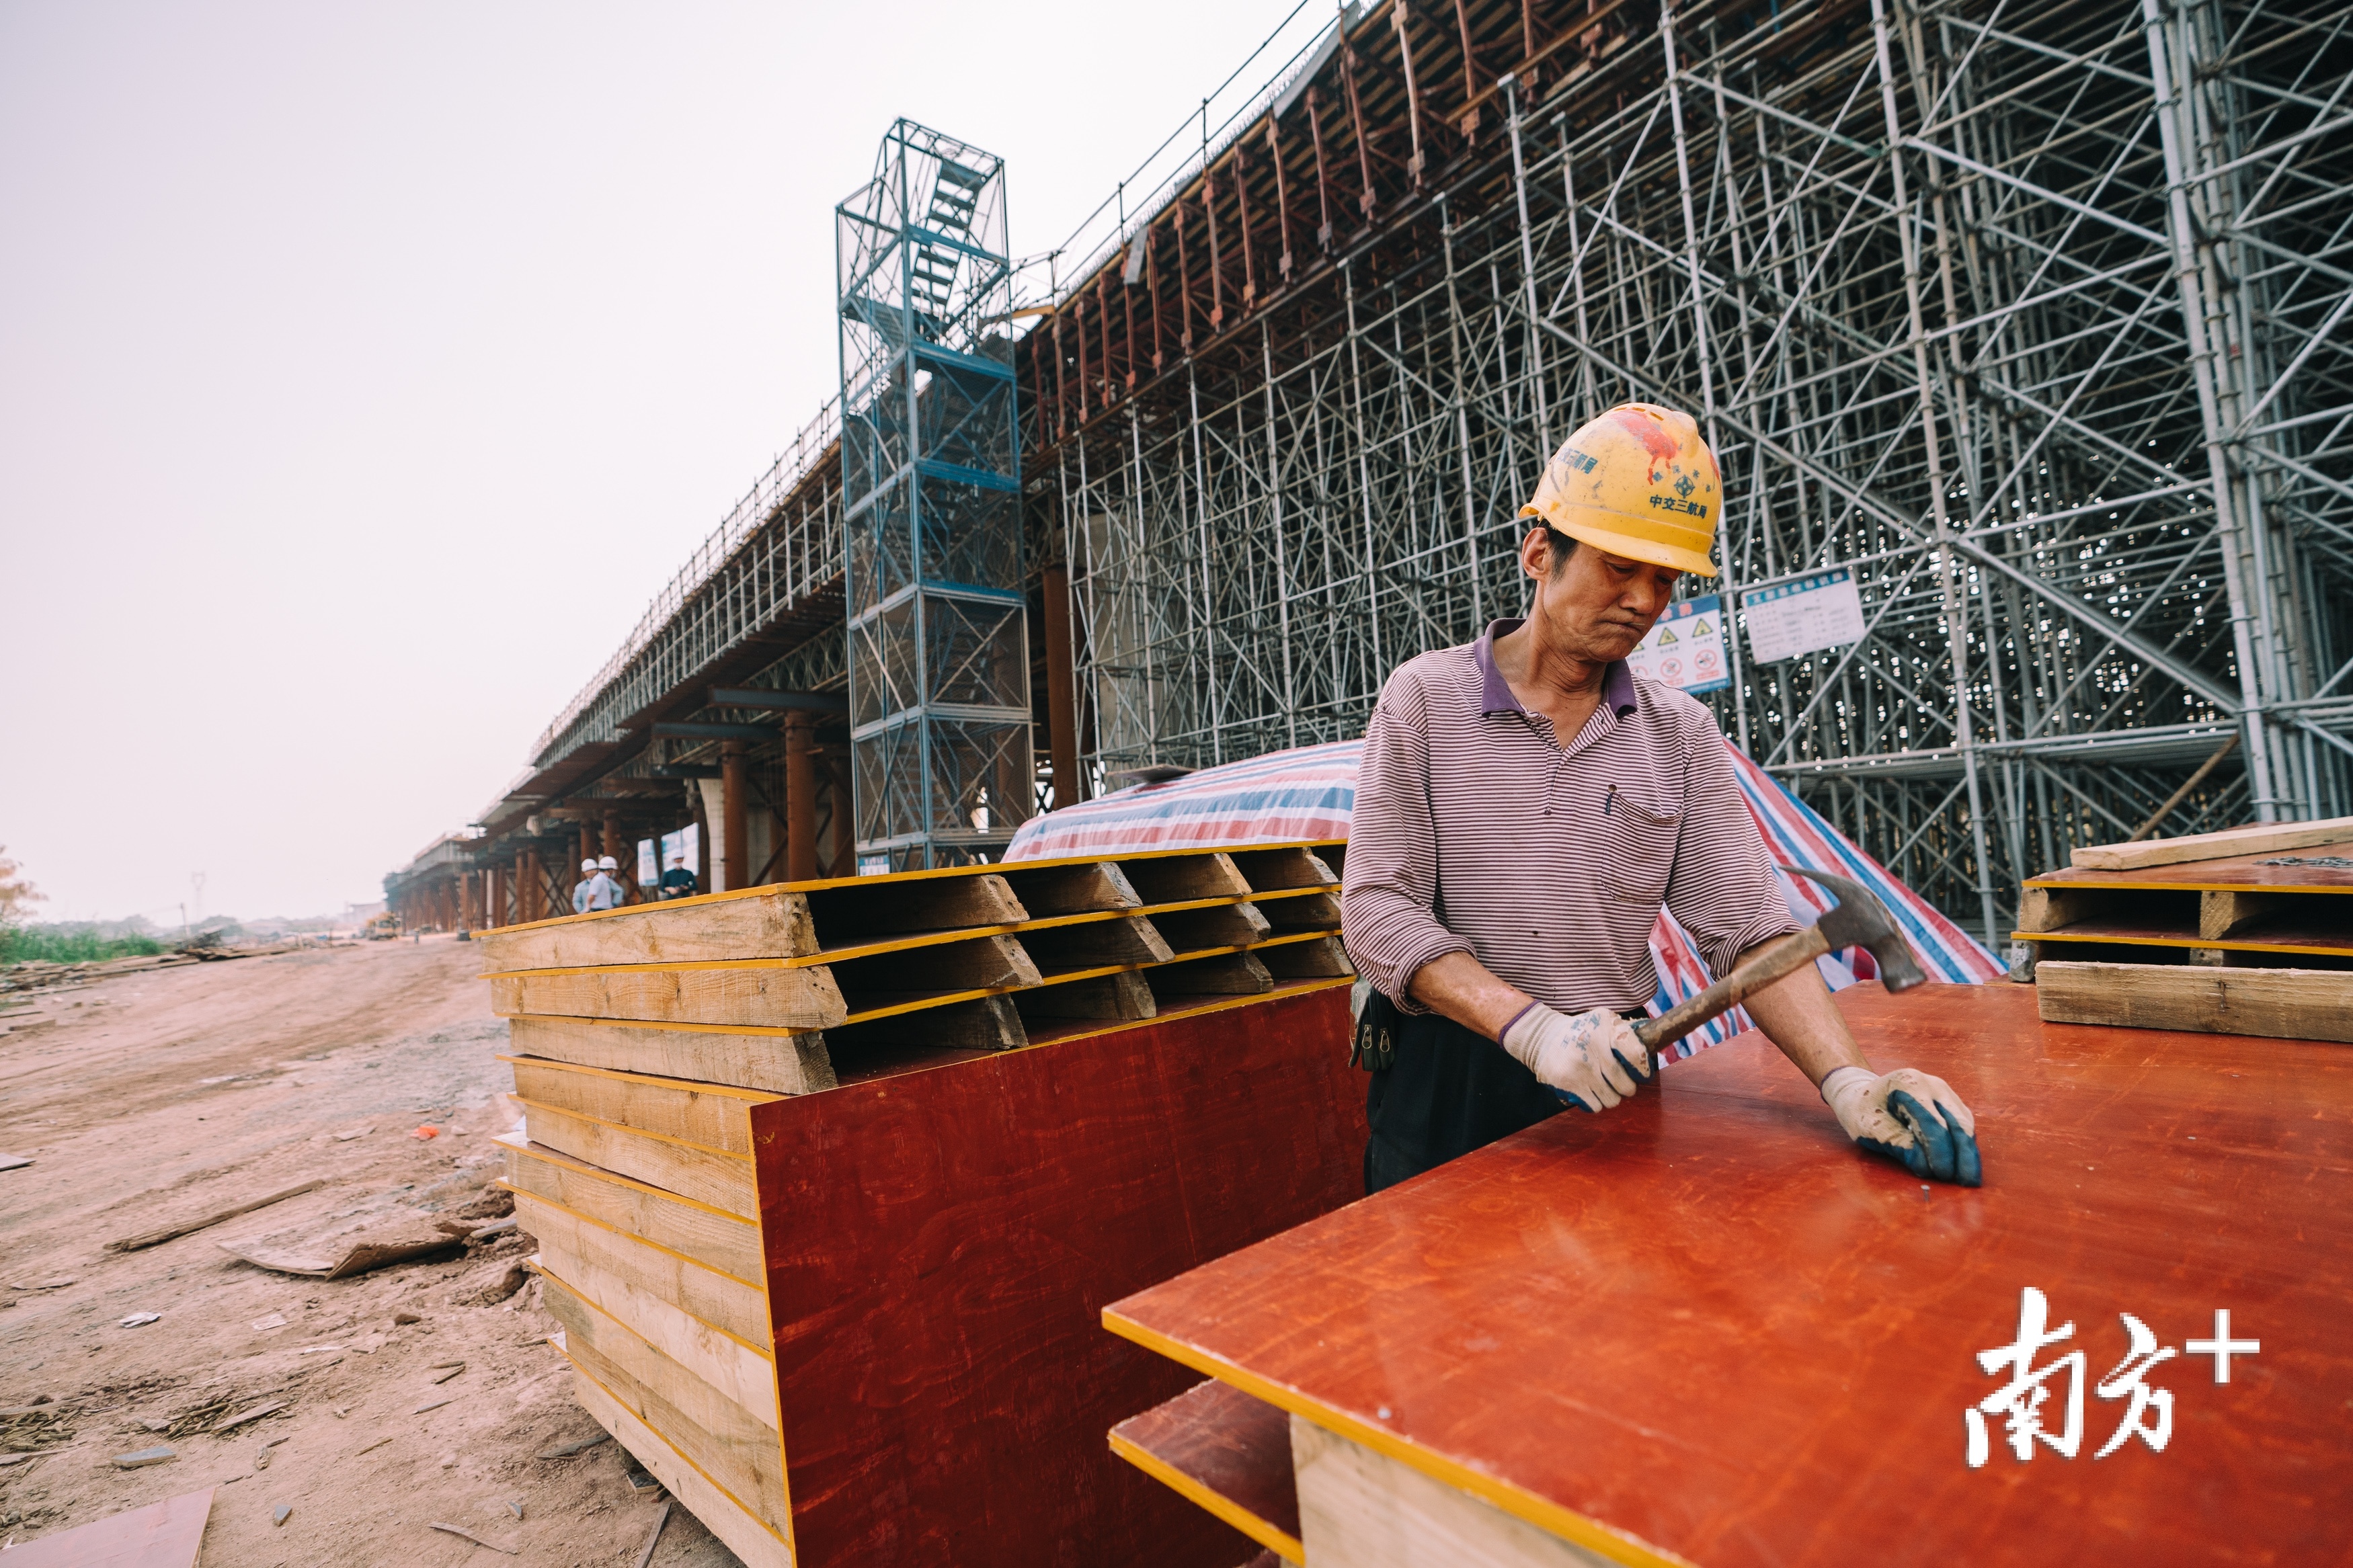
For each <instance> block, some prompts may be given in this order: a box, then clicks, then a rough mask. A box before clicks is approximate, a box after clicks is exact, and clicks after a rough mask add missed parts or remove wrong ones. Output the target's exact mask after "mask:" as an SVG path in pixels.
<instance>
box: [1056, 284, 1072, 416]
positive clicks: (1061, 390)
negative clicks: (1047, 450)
mask: <svg viewBox="0 0 2353 1568" xmlns="http://www.w3.org/2000/svg"><path fill="white" fill-rule="evenodd" d="M1069 402H1070V399H1069V389H1068V388H1066V387H1065V386H1064V385H1063V384H1062V313H1061V312H1060V310H1057V311H1055V312H1054V438H1055V439H1056V440H1058V441H1059V440H1061V439H1063V438H1065V437H1068V436H1069V434H1070V430H1071V424H1070V416H1069V415H1068V414H1067V413H1066V412H1065V410H1066V409H1067V408H1068V407H1069Z"/></svg>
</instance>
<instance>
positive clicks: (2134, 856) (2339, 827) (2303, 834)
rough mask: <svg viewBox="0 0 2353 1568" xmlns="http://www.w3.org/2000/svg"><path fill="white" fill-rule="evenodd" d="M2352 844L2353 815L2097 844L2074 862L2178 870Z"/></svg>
mask: <svg viewBox="0 0 2353 1568" xmlns="http://www.w3.org/2000/svg"><path fill="white" fill-rule="evenodd" d="M2348 842H2353V816H2334V817H2330V818H2328V819H2327V820H2326V821H2323V822H2265V823H2258V824H2256V825H2254V826H2251V827H2226V828H2224V829H2222V830H2221V832H2219V833H2193V834H2191V835H2190V836H2189V837H2187V838H2156V839H2144V840H2142V841H2141V842H2139V843H2137V844H2130V843H2127V844H2100V845H2094V846H2092V847H2088V848H2083V849H2078V850H2076V851H2075V852H2074V855H2073V857H2072V859H2073V863H2074V865H2075V866H2076V867H2078V868H2082V869H2087V870H2094V871H2129V870H2133V869H2135V868H2137V867H2141V866H2175V865H2179V864H2180V863H2181V862H2182V861H2185V860H2216V859H2220V858H2222V857H2223V856H2225V855H2262V854H2269V853H2276V852H2280V851H2284V850H2289V849H2309V848H2312V847H2315V846H2316V845H2321V844H2343V843H2348Z"/></svg>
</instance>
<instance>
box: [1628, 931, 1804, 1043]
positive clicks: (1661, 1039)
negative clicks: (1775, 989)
mask: <svg viewBox="0 0 2353 1568" xmlns="http://www.w3.org/2000/svg"><path fill="white" fill-rule="evenodd" d="M1830 950H1831V944H1830V942H1828V941H1827V940H1826V939H1825V938H1824V937H1823V936H1822V932H1821V928H1820V927H1819V926H1808V927H1807V928H1806V929H1805V930H1803V931H1792V932H1791V933H1790V934H1788V936H1785V937H1782V938H1780V939H1779V940H1778V941H1776V942H1769V943H1767V945H1766V946H1765V947H1763V948H1761V949H1759V950H1758V952H1757V955H1756V956H1755V957H1754V958H1751V959H1750V960H1749V961H1748V962H1747V963H1744V964H1742V965H1740V966H1739V967H1738V968H1737V969H1735V970H1734V971H1733V972H1732V973H1729V974H1727V975H1725V977H1724V978H1723V979H1721V980H1719V981H1717V982H1716V983H1715V984H1713V985H1711V986H1709V987H1708V988H1707V989H1706V990H1704V991H1702V992H1700V993H1699V994H1697V995H1695V996H1693V997H1690V998H1689V999H1687V1000H1685V1001H1682V1002H1678V1003H1676V1004H1675V1005H1673V1006H1672V1007H1670V1008H1668V1009H1667V1010H1666V1011H1665V1012H1663V1013H1662V1014H1660V1015H1659V1016H1657V1017H1655V1018H1645V1019H1643V1020H1642V1021H1641V1023H1639V1024H1637V1025H1635V1026H1634V1037H1635V1038H1636V1039H1638V1040H1641V1042H1642V1044H1643V1045H1645V1046H1647V1047H1650V1051H1651V1056H1652V1058H1656V1057H1657V1056H1658V1054H1659V1052H1660V1050H1661V1049H1662V1047H1667V1046H1672V1045H1673V1044H1674V1043H1675V1042H1676V1041H1677V1040H1680V1039H1682V1038H1683V1037H1684V1036H1685V1035H1688V1034H1690V1033H1691V1032H1692V1031H1693V1030H1694V1029H1696V1028H1698V1027H1699V1026H1701V1025H1702V1024H1704V1023H1706V1022H1707V1021H1708V1020H1709V1019H1711V1018H1714V1017H1715V1016H1717V1015H1719V1014H1722V1013H1729V1012H1730V1011H1732V1009H1734V1008H1735V1007H1737V1006H1739V1005H1740V1004H1741V1003H1743V1002H1745V1001H1746V1000H1747V999H1748V998H1749V997H1750V996H1752V995H1754V994H1756V993H1757V992H1759V991H1762V990H1764V989H1765V987H1767V985H1770V984H1773V983H1774V982H1775V981H1777V980H1778V979H1780V978H1781V977H1782V976H1783V975H1785V974H1788V973H1791V972H1793V971H1795V970H1799V969H1802V968H1803V967H1805V966H1806V965H1807V964H1809V963H1812V962H1813V961H1814V960H1815V959H1817V958H1820V956H1821V955H1822V954H1823V953H1826V952H1829V951H1830Z"/></svg>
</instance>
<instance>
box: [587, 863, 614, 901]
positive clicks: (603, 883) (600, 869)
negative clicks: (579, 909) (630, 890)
mask: <svg viewBox="0 0 2353 1568" xmlns="http://www.w3.org/2000/svg"><path fill="white" fill-rule="evenodd" d="M620 870H621V863H620V862H619V861H618V860H616V859H614V858H613V857H611V856H610V855H599V856H597V857H596V880H595V881H593V882H591V883H590V884H589V886H588V907H589V908H590V909H592V910H610V909H617V908H618V907H619V906H620V903H621V877H620Z"/></svg>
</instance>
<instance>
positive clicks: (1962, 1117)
mask: <svg viewBox="0 0 2353 1568" xmlns="http://www.w3.org/2000/svg"><path fill="white" fill-rule="evenodd" d="M1822 1103H1824V1104H1825V1105H1828V1106H1829V1107H1830V1108H1831V1114H1832V1115H1834V1116H1836V1117H1837V1118H1838V1121H1839V1125H1840V1126H1841V1127H1843V1128H1844V1129H1846V1135H1847V1136H1848V1137H1850V1138H1852V1139H1853V1140H1854V1142H1855V1145H1856V1146H1857V1147H1858V1148H1861V1149H1864V1150H1867V1151H1869V1152H1871V1153H1873V1154H1877V1155H1879V1156H1880V1157H1881V1158H1883V1159H1887V1160H1893V1161H1894V1162H1895V1163H1897V1164H1899V1165H1901V1166H1903V1167H1904V1168H1905V1170H1907V1171H1909V1172H1911V1173H1913V1174H1914V1175H1915V1176H1931V1177H1934V1178H1935V1179H1936V1180H1937V1181H1940V1182H1957V1183H1959V1184H1961V1185H1962V1186H1965V1187H1975V1186H1980V1185H1982V1184H1984V1181H1985V1172H1984V1166H1983V1165H1982V1164H1981V1163H1980V1162H1979V1161H1978V1138H1977V1131H1978V1123H1977V1118H1976V1117H1974V1116H1971V1115H1970V1114H1969V1108H1968V1106H1966V1105H1964V1104H1962V1103H1961V1097H1960V1096H1959V1095H1957V1094H1955V1093H1954V1092H1953V1086H1952V1085H1951V1084H1949V1083H1947V1082H1946V1081H1945V1080H1944V1079H1940V1078H1938V1077H1936V1075H1935V1074H1934V1073H1925V1072H1915V1071H1914V1070H1913V1069H1912V1068H1896V1069H1895V1070H1894V1072H1891V1073H1874V1072H1873V1071H1872V1070H1871V1069H1870V1068H1857V1067H1843V1068H1831V1072H1830V1076H1828V1077H1827V1078H1825V1079H1822Z"/></svg>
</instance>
